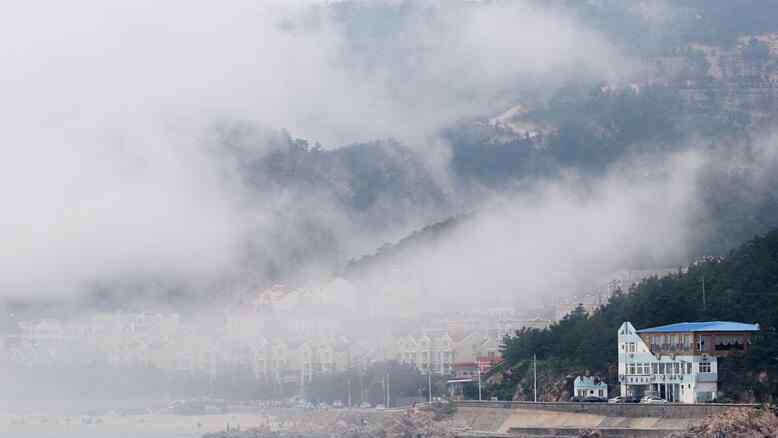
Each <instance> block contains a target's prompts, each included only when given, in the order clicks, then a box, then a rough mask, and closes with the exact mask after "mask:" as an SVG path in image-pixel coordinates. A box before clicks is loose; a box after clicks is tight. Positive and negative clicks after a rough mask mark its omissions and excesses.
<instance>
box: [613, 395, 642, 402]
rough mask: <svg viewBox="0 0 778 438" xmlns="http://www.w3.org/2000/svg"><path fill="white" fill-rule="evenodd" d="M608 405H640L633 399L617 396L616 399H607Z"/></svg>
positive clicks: (637, 399)
mask: <svg viewBox="0 0 778 438" xmlns="http://www.w3.org/2000/svg"><path fill="white" fill-rule="evenodd" d="M608 403H640V399H639V398H635V397H630V396H622V395H619V396H617V397H613V398H612V399H609V400H608Z"/></svg>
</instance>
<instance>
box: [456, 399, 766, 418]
mask: <svg viewBox="0 0 778 438" xmlns="http://www.w3.org/2000/svg"><path fill="white" fill-rule="evenodd" d="M456 405H457V406H459V407H469V408H479V407H480V408H504V409H518V408H521V409H538V410H545V411H553V412H568V413H577V414H593V415H604V416H608V417H627V418H641V417H656V418H703V417H707V416H709V415H717V414H721V413H722V412H725V411H727V410H729V409H732V408H748V409H756V408H758V407H759V405H750V404H749V405H743V404H737V405H736V404H718V403H706V404H664V405H658V404H657V405H651V404H640V403H561V402H537V403H535V402H495V401H484V402H479V401H460V402H456Z"/></svg>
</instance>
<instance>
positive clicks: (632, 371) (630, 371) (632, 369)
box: [627, 363, 635, 375]
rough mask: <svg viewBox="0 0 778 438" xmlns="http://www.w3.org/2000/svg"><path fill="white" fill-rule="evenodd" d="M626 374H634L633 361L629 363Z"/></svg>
mask: <svg viewBox="0 0 778 438" xmlns="http://www.w3.org/2000/svg"><path fill="white" fill-rule="evenodd" d="M627 374H630V375H634V374H635V364H634V363H631V364H629V373H627Z"/></svg>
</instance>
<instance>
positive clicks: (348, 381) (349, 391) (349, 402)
mask: <svg viewBox="0 0 778 438" xmlns="http://www.w3.org/2000/svg"><path fill="white" fill-rule="evenodd" d="M346 385H347V386H348V407H349V408H351V375H349V376H348V380H346Z"/></svg>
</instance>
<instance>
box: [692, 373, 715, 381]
mask: <svg viewBox="0 0 778 438" xmlns="http://www.w3.org/2000/svg"><path fill="white" fill-rule="evenodd" d="M696 380H697V382H700V383H708V382H712V383H715V382H718V380H719V375H718V373H697V379H696Z"/></svg>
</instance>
